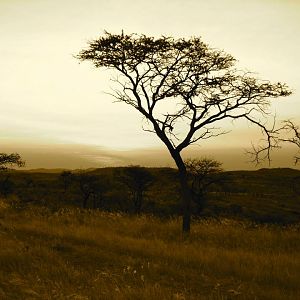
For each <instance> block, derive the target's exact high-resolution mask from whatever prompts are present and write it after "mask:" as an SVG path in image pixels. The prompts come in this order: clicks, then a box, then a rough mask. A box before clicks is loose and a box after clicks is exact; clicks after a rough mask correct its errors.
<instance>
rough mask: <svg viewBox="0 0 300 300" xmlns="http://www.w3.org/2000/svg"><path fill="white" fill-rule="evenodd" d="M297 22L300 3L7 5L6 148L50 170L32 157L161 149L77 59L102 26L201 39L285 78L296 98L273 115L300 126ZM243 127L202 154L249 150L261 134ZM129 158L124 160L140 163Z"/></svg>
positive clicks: (95, 158)
mask: <svg viewBox="0 0 300 300" xmlns="http://www.w3.org/2000/svg"><path fill="white" fill-rule="evenodd" d="M299 25H300V0H294V1H293V0H252V1H243V0H239V1H238V0H222V1H220V0H219V1H214V0H210V1H207V0H205V1H204V0H185V1H183V0H181V1H179V0H172V1H171V0H164V1H161V0H160V1H158V0H151V1H144V0H137V1H134V0H131V1H130V0H124V1H120V0H115V1H107V0H106V1H103V0H98V1H96V0H72V1H71V0H0V104H1V117H0V143H1V144H0V145H2V146H1V147H2V148H3V149H6V150H7V151H14V152H15V151H17V152H19V153H21V154H22V153H23V155H24V156H25V159H26V160H27V164H28V166H29V167H30V166H34V167H37V166H43V161H42V160H41V159H40V157H39V158H38V156H37V155H33V153H40V154H41V153H49V156H48V157H47V155H44V158H45V162H44V165H45V166H47V167H51V166H53V167H58V166H62V167H65V166H66V165H68V166H69V167H75V168H77V167H85V166H92V165H95V166H97V165H109V164H113V163H114V162H115V163H116V164H118V163H120V160H118V159H117V158H116V156H114V155H113V154H112V153H115V152H116V151H117V152H118V151H119V152H118V153H121V152H120V151H122V155H125V156H126V153H127V154H128V153H129V152H128V150H130V149H134V150H135V152H132V153H138V151H137V150H138V149H140V148H143V149H145V151H146V149H150V148H151V149H154V148H158V147H162V144H161V142H160V141H159V139H158V138H157V137H156V136H155V135H152V134H150V133H147V132H143V131H142V129H141V123H142V120H141V117H140V116H139V114H138V113H137V112H135V111H134V110H133V109H132V108H131V107H128V106H127V105H125V104H120V103H113V99H112V98H111V97H110V96H108V95H107V94H105V92H109V87H110V82H109V76H108V73H107V72H101V70H99V69H98V70H96V69H94V68H93V67H92V66H91V65H89V64H88V63H81V64H79V63H78V61H77V60H76V59H74V58H73V56H72V55H74V54H77V53H78V52H79V51H80V50H81V49H82V48H84V47H86V43H87V41H88V40H91V39H93V38H97V37H98V36H99V35H101V34H102V33H103V31H104V30H107V31H109V32H112V33H120V32H121V30H122V29H123V30H124V31H125V32H126V33H132V32H136V33H145V34H147V35H152V36H157V37H158V36H160V35H172V36H175V37H190V36H201V37H202V38H203V40H204V41H205V42H207V43H208V44H209V45H211V46H212V47H216V48H221V49H224V50H225V51H226V52H228V53H230V54H232V55H233V56H234V57H235V58H237V59H238V61H239V62H238V65H239V67H240V68H243V69H248V70H250V71H255V72H257V73H258V75H259V77H260V78H262V79H269V80H272V81H275V82H276V81H281V82H286V83H287V84H288V85H289V86H290V87H291V88H292V90H293V91H294V94H293V95H292V96H290V97H288V98H284V99H279V100H277V101H276V102H277V103H276V104H274V105H273V106H272V109H273V111H275V112H276V115H277V118H278V119H286V118H294V119H295V120H300V99H299V91H300V75H299V67H300V64H299V57H298V56H299V53H300V26H299ZM237 126H238V123H236V127H235V129H234V130H235V132H233V133H232V134H230V135H229V136H228V137H226V136H223V137H220V138H218V139H216V140H215V141H211V142H210V143H206V144H205V145H204V146H203V147H202V148H199V149H200V150H199V153H200V155H201V149H203V151H204V152H203V153H205V151H206V152H207V149H219V150H218V151H219V152H220V148H222V147H224V146H226V147H227V149H228V148H230V147H231V148H240V153H241V154H242V152H243V150H242V148H245V147H247V146H250V145H251V140H253V141H255V132H254V131H253V130H252V129H249V128H247V127H246V126H245V124H240V125H239V126H238V127H237ZM228 141H230V145H229V144H228ZM205 147H206V148H205ZM29 149H32V151H31V150H29ZM41 149H43V150H41ZM53 149H54V150H55V151H54V150H53ZM84 149H86V152H85V150H84ZM87 149H90V150H87ZM91 149H93V150H91ZM99 149H101V151H102V152H103V151H104V150H103V149H105V153H106V155H107V157H106V158H104V157H103V155H102V154H103V153H102V152H101V151H100V150H99ZM98 150H99V151H100V152H99V151H98ZM3 151H4V150H3ZM43 151H44V152H43ZM47 151H48V152H47ZM68 151H69V153H70V162H71V161H72V163H70V162H69V163H68V164H66V162H67V160H68V155H67V153H68ZM97 151H98V152H97ZM113 151H115V152H113ZM145 151H144V154H143V155H144V157H147V156H149V155H148V154H147V153H148V152H147V151H149V150H147V151H146V152H145ZM218 151H216V155H219V152H218ZM0 152H2V149H0ZM30 153H31V155H30ZM50 153H52V154H51V155H52V156H51V155H50ZM53 153H56V154H53ZM101 153H102V154H101ZM110 153H111V157H110ZM151 153H152V152H151ZM210 153H211V155H212V156H214V153H213V150H210ZM60 155H61V157H60V159H58V157H59V156H60ZM64 155H65V156H64ZM136 155H137V154H136ZM117 156H118V155H117ZM62 157H65V159H62ZM76 157H77V159H78V160H77V161H76ZM118 157H119V156H118ZM122 157H123V156H122ZM129 157H132V155H129V154H128V155H127V158H126V163H127V162H128V163H131V162H133V163H134V159H132V161H131V160H130V158H129ZM216 158H218V159H220V160H222V157H221V156H218V157H216ZM47 159H48V161H46V160H47ZM83 161H85V162H87V161H88V162H89V163H85V162H83ZM142 162H143V161H141V163H142ZM70 164H71V166H70ZM166 164H168V163H166ZM287 164H288V163H287ZM161 165H163V162H161ZM226 167H228V168H234V167H233V166H230V165H229V164H228V166H226Z"/></svg>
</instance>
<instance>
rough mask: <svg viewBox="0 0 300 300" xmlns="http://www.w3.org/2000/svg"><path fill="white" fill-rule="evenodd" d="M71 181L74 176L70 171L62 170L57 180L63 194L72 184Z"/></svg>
mask: <svg viewBox="0 0 300 300" xmlns="http://www.w3.org/2000/svg"><path fill="white" fill-rule="evenodd" d="M73 179H74V174H73V173H72V172H71V171H67V170H64V171H62V172H61V174H60V176H59V180H60V181H61V183H62V185H63V189H64V193H66V192H67V189H68V187H69V186H70V185H71V184H72V182H73Z"/></svg>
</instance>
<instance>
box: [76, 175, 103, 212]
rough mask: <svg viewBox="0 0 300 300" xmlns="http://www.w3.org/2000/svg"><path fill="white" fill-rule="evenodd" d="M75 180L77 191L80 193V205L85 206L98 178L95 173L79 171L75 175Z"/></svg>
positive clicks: (93, 191)
mask: <svg viewBox="0 0 300 300" xmlns="http://www.w3.org/2000/svg"><path fill="white" fill-rule="evenodd" d="M76 181H77V182H78V185H79V191H80V193H81V195H82V207H83V208H87V204H88V200H89V199H90V198H91V197H92V196H93V194H94V193H95V189H96V186H97V181H98V178H97V176H95V175H91V174H88V173H84V172H80V173H79V174H77V175H76Z"/></svg>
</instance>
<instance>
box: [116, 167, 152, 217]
mask: <svg viewBox="0 0 300 300" xmlns="http://www.w3.org/2000/svg"><path fill="white" fill-rule="evenodd" d="M118 178H119V180H120V181H121V182H122V183H123V184H125V185H126V186H127V187H128V189H129V191H130V193H131V195H132V200H133V206H134V212H135V213H136V214H140V213H141V210H142V205H143V199H144V193H145V192H146V191H147V189H148V188H149V187H150V185H151V184H152V182H153V176H152V175H151V173H150V172H149V171H148V170H147V169H146V168H143V167H140V166H129V167H126V168H125V169H124V170H123V172H122V173H121V175H119V176H118Z"/></svg>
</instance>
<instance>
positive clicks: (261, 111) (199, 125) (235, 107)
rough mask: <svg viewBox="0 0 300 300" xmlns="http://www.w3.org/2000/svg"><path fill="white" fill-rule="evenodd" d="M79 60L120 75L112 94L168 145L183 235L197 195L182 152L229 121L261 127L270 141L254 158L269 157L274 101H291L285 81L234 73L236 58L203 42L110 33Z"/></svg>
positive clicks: (273, 139)
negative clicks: (175, 170)
mask: <svg viewBox="0 0 300 300" xmlns="http://www.w3.org/2000/svg"><path fill="white" fill-rule="evenodd" d="M77 58H78V59H80V60H82V61H83V60H88V61H91V62H92V63H93V64H94V66H95V67H96V68H108V69H112V70H115V71H116V74H117V76H116V77H115V78H114V82H115V83H116V85H117V87H116V88H115V89H114V90H113V93H112V95H113V96H114V97H115V98H116V99H117V101H121V102H125V103H127V104H129V105H131V106H132V107H133V108H135V109H136V110H138V111H139V112H140V113H141V115H142V116H143V117H144V118H145V120H146V122H147V127H146V128H144V129H145V130H147V131H150V132H153V133H155V134H156V135H157V136H158V137H159V138H160V140H161V141H162V142H163V143H164V144H165V146H166V147H167V149H168V151H169V152H170V155H171V156H172V158H173V159H174V162H175V163H176V166H177V168H178V170H179V179H180V185H181V193H182V197H181V198H182V214H183V222H182V229H183V232H185V233H187V232H189V231H190V215H191V199H192V195H191V191H190V189H189V187H188V178H187V171H186V167H185V164H184V161H183V159H182V155H181V152H182V150H183V149H185V148H186V147H188V146H189V145H190V144H193V143H196V142H198V141H200V140H203V139H208V138H212V137H215V136H218V135H220V134H224V133H225V131H224V130H222V129H220V125H219V124H220V123H221V121H223V120H226V119H227V120H237V119H245V120H247V121H249V122H250V123H251V124H254V125H256V126H257V127H258V128H260V129H261V131H262V133H263V135H264V136H265V143H263V144H260V145H259V146H258V147H256V148H254V149H253V153H254V160H256V161H257V162H258V161H260V159H262V158H269V155H270V150H271V149H272V148H273V147H276V146H277V143H276V142H277V139H276V137H277V135H276V132H274V127H271V128H268V127H267V123H266V121H267V119H268V118H267V117H268V107H269V105H270V98H276V97H279V96H288V95H290V93H291V92H290V91H289V90H288V88H287V87H286V85H285V84H282V83H275V84H272V83H270V82H268V81H260V80H258V79H256V78H254V77H252V76H251V74H249V73H245V72H241V71H238V70H237V69H236V68H235V66H234V65H235V62H236V60H235V59H234V58H233V57H232V56H231V55H229V54H226V53H225V52H223V51H221V50H217V49H214V48H210V47H209V46H208V45H207V44H205V43H204V42H202V40H201V39H200V38H197V37H194V38H190V39H183V38H182V39H174V38H172V37H164V36H163V37H160V38H153V37H147V36H145V35H136V34H130V35H125V34H123V32H122V34H120V35H118V34H111V33H108V32H105V34H104V35H103V36H100V37H99V38H98V39H96V40H93V41H91V42H90V43H89V46H88V48H87V49H85V50H82V51H81V52H80V53H79V54H78V55H77Z"/></svg>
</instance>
